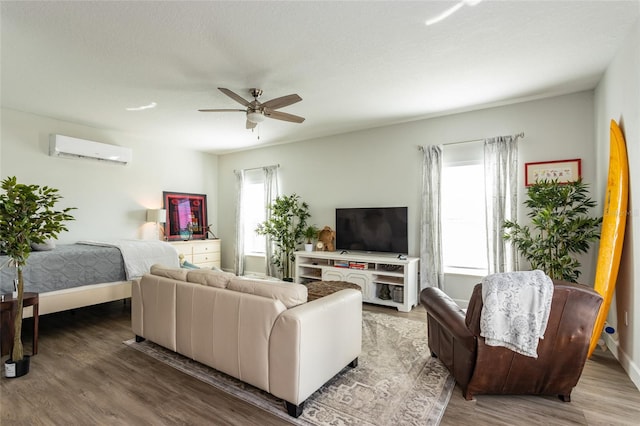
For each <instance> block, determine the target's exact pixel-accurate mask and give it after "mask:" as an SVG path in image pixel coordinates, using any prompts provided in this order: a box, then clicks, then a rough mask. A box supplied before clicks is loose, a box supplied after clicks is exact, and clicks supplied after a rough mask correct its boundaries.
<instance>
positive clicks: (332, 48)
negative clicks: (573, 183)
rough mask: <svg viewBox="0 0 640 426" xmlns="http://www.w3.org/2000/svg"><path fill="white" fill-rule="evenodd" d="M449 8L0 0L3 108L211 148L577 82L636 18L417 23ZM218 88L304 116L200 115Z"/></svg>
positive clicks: (573, 7) (552, 14)
mask: <svg viewBox="0 0 640 426" xmlns="http://www.w3.org/2000/svg"><path fill="white" fill-rule="evenodd" d="M455 3H456V1H411V2H400V1H342V2H318V1H297V2H291V1H288V2H275V1H260V2H248V1H236V2H219V1H201V2H184V1H175V2H172V1H163V2H150V1H140V2H116V1H101V2H98V1H87V2H82V1H80V2H66V1H44V2H21V1H16V2H9V1H2V3H1V6H0V7H1V13H2V15H1V18H2V22H1V61H2V62H1V67H2V68H1V89H2V90H1V98H2V107H3V108H10V109H15V110H20V111H25V112H30V113H34V114H39V115H43V116H48V117H53V118H56V119H60V120H64V121H69V122H74V123H79V124H83V125H88V126H92V127H98V128H104V129H112V130H118V131H122V132H126V133H127V134H131V135H138V136H140V135H141V136H144V138H146V139H149V140H154V141H156V142H157V143H158V144H163V143H174V144H179V145H180V146H183V147H186V148H191V149H197V150H202V151H207V152H213V153H224V152H228V151H232V150H236V149H244V148H248V147H251V146H257V145H264V144H269V143H282V142H292V141H299V140H304V139H309V138H313V137H319V136H326V135H332V134H338V133H343V132H348V131H352V130H358V129H363V128H370V127H375V126H380V125H385V124H391V123H397V122H403V121H410V120H416V119H421V118H426V117H430V116H435V115H441V114H445V113H449V112H454V111H461V110H470V109H475V108H478V107H480V106H486V105H495V104H502V103H508V102H514V101H517V100H525V99H535V98H540V97H546V96H552V95H557V94H563V93H571V92H575V91H580V90H585V89H591V88H593V87H595V84H596V83H597V82H598V80H599V78H600V76H601V74H602V72H603V71H604V69H605V68H606V66H607V65H608V64H609V62H610V61H611V59H612V58H613V56H614V54H615V53H616V51H617V49H618V47H619V46H620V45H621V43H622V41H623V40H624V38H625V37H626V36H627V34H628V32H629V30H630V28H631V26H632V25H633V23H634V22H635V21H636V20H637V19H638V16H639V11H640V1H638V0H627V1H521V0H511V1H492V0H485V1H483V2H482V3H480V4H478V5H477V6H473V7H471V6H464V7H462V8H461V9H460V10H459V11H458V12H456V13H455V14H453V15H452V16H450V17H449V18H447V19H446V20H445V21H442V22H440V23H438V24H436V25H432V26H429V27H427V26H425V24H424V21H425V20H426V19H428V18H431V17H433V16H435V15H437V14H439V13H440V12H442V11H443V10H445V9H447V8H448V7H450V6H451V5H453V4H455ZM217 87H225V88H229V89H231V90H233V91H234V92H236V93H238V94H240V95H242V96H244V97H245V98H248V99H250V96H249V93H248V89H249V88H251V87H258V88H261V89H263V90H264V95H263V96H262V98H261V100H262V101H263V102H264V101H266V100H269V99H272V98H276V97H280V96H283V95H288V94H290V93H297V94H299V95H300V96H301V97H302V98H303V101H302V102H299V103H297V104H294V105H291V106H289V107H286V108H283V109H282V111H283V112H288V113H291V114H296V115H301V116H303V117H306V121H305V122H304V123H302V124H295V123H288V122H282V121H277V120H272V119H268V120H266V121H265V122H264V123H262V124H260V125H259V126H258V129H257V130H256V132H254V133H252V132H251V131H250V130H246V129H245V116H244V114H243V113H240V112H226V113H201V112H198V111H197V110H198V109H200V108H242V106H241V105H239V104H237V103H235V102H234V101H233V100H231V99H230V98H228V97H227V96H225V95H224V94H222V93H221V92H219V91H218V90H217ZM150 102H156V103H157V104H158V106H157V107H156V108H154V109H147V110H144V111H137V112H130V111H126V110H125V108H127V107H135V106H142V105H146V104H149V103H150ZM258 135H259V136H260V139H259V140H258V138H257V136H258ZM122 144H123V145H126V141H123V143H122Z"/></svg>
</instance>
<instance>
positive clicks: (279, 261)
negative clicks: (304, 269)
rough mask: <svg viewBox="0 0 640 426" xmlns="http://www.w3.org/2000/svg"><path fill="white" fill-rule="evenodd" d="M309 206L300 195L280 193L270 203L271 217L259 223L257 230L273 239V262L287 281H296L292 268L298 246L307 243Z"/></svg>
mask: <svg viewBox="0 0 640 426" xmlns="http://www.w3.org/2000/svg"><path fill="white" fill-rule="evenodd" d="M310 216H311V215H310V214H309V205H308V204H307V203H305V202H303V201H301V200H300V196H298V195H296V194H295V193H294V194H292V195H288V196H287V195H281V196H278V197H277V198H276V199H275V201H274V202H273V203H272V204H271V206H269V215H268V219H267V220H265V221H264V222H263V223H261V224H259V225H258V228H256V232H257V233H258V234H259V235H265V236H267V237H269V238H270V239H271V242H272V243H273V245H274V246H275V247H274V256H273V258H272V259H270V261H271V262H272V263H273V264H274V265H275V266H276V268H278V270H279V271H280V273H281V274H282V279H283V280H285V281H293V278H292V276H291V271H292V270H293V268H292V264H293V261H294V260H295V256H294V252H295V250H296V247H297V246H298V245H300V244H302V243H303V242H304V236H305V230H306V228H307V219H308V218H309V217H310Z"/></svg>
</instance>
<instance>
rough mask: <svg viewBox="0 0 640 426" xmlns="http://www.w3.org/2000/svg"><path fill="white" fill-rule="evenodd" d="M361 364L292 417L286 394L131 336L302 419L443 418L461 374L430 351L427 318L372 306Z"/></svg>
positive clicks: (188, 368) (189, 370)
mask: <svg viewBox="0 0 640 426" xmlns="http://www.w3.org/2000/svg"><path fill="white" fill-rule="evenodd" d="M362 316H363V330H362V331H363V333H362V354H361V356H360V357H359V359H358V361H359V363H358V367H356V368H349V367H346V368H344V369H343V370H342V371H341V372H340V373H339V374H337V375H336V376H335V377H334V378H332V379H331V380H329V382H327V383H326V384H325V385H324V386H323V387H322V388H320V389H319V390H318V391H316V392H315V393H314V394H313V395H311V396H310V397H309V398H308V399H307V401H306V402H305V406H304V412H303V413H302V415H301V416H300V417H299V418H298V419H295V418H293V417H290V416H289V415H288V414H287V412H286V409H285V408H284V403H283V401H282V400H281V399H279V398H276V397H274V396H272V395H270V394H269V393H267V392H264V391H262V390H260V389H257V388H254V387H253V386H251V385H247V384H245V383H243V382H241V381H239V380H236V379H234V378H233V377H230V376H228V375H226V374H224V373H220V372H218V371H216V370H214V369H213V368H210V367H207V366H206V365H203V364H200V363H198V362H195V361H193V360H190V359H188V358H186V357H183V356H181V355H179V354H176V353H174V352H172V351H169V350H167V349H165V348H163V347H161V346H158V345H156V344H154V343H151V342H149V341H144V342H142V343H136V342H135V340H134V339H131V340H128V341H126V342H124V343H125V344H126V345H128V346H130V347H132V348H135V349H137V350H139V351H141V352H143V353H145V354H147V355H149V356H151V357H153V358H155V359H157V360H159V361H161V362H163V363H165V364H167V365H169V366H171V367H173V368H175V369H178V370H180V371H182V372H184V373H186V374H188V375H190V376H193V377H195V378H197V379H199V380H202V381H203V382H206V383H208V384H210V385H211V386H215V387H216V388H218V389H220V390H223V391H224V392H227V393H229V394H231V395H234V396H235V397H237V398H239V399H241V400H243V401H246V402H248V403H250V404H253V405H255V406H257V407H260V408H262V409H264V410H266V411H269V412H270V413H273V414H274V415H276V416H279V417H281V418H282V419H284V420H287V421H289V422H291V423H293V424H299V425H323V426H325V425H326V426H329V425H332V426H339V425H422V426H424V425H437V424H439V423H440V419H441V418H442V414H443V413H444V410H445V408H446V406H447V403H448V402H449V398H450V397H451V392H452V391H453V387H454V384H455V382H454V380H453V377H452V376H451V375H450V374H449V372H448V370H447V369H446V368H445V367H444V365H442V363H441V362H440V361H439V360H437V359H435V358H432V357H431V356H430V351H429V348H428V346H427V338H426V324H425V323H424V322H420V321H414V320H410V319H405V318H399V317H393V316H390V315H386V314H384V313H376V312H368V311H364V312H363V313H362Z"/></svg>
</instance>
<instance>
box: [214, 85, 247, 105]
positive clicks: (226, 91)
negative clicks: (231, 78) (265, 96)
mask: <svg viewBox="0 0 640 426" xmlns="http://www.w3.org/2000/svg"><path fill="white" fill-rule="evenodd" d="M218 90H219V91H221V92H222V93H224V94H225V95H227V96H228V97H230V98H231V99H233V100H234V101H236V102H238V103H239V104H242V105H244V106H246V107H248V106H249V105H250V102H249V101H248V100H246V99H244V98H243V97H242V96H240V95H237V94H235V93H233V92H232V91H231V90H229V89H225V88H224V87H218Z"/></svg>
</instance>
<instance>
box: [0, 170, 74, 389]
mask: <svg viewBox="0 0 640 426" xmlns="http://www.w3.org/2000/svg"><path fill="white" fill-rule="evenodd" d="M1 188H2V190H3V191H4V193H3V194H0V241H1V244H2V246H1V247H0V248H1V251H2V252H4V253H5V254H6V255H7V257H8V258H9V262H10V263H11V264H12V265H13V266H15V268H16V273H17V276H18V278H17V291H18V297H17V309H16V314H15V318H14V327H15V329H14V338H13V349H12V351H11V358H9V359H8V360H7V361H5V375H6V376H7V377H19V376H21V375H24V374H27V373H28V372H29V357H28V356H25V355H24V351H23V347H22V339H21V337H22V336H21V334H22V303H23V294H24V279H23V276H22V269H23V268H24V267H25V265H26V264H27V259H28V258H29V255H30V254H31V244H43V243H45V242H46V241H47V240H49V239H52V238H53V239H55V238H57V236H58V234H59V233H60V232H62V231H66V230H67V228H66V227H65V226H64V224H63V222H65V221H68V220H73V216H71V215H70V214H69V211H71V210H73V209H74V208H72V207H67V208H65V209H62V210H54V207H55V204H56V203H57V202H58V200H60V198H62V197H61V196H60V195H59V194H58V190H57V189H53V188H49V187H47V186H38V185H25V184H19V183H17V181H16V178H15V176H14V177H8V178H6V179H4V180H3V181H2V184H1Z"/></svg>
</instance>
